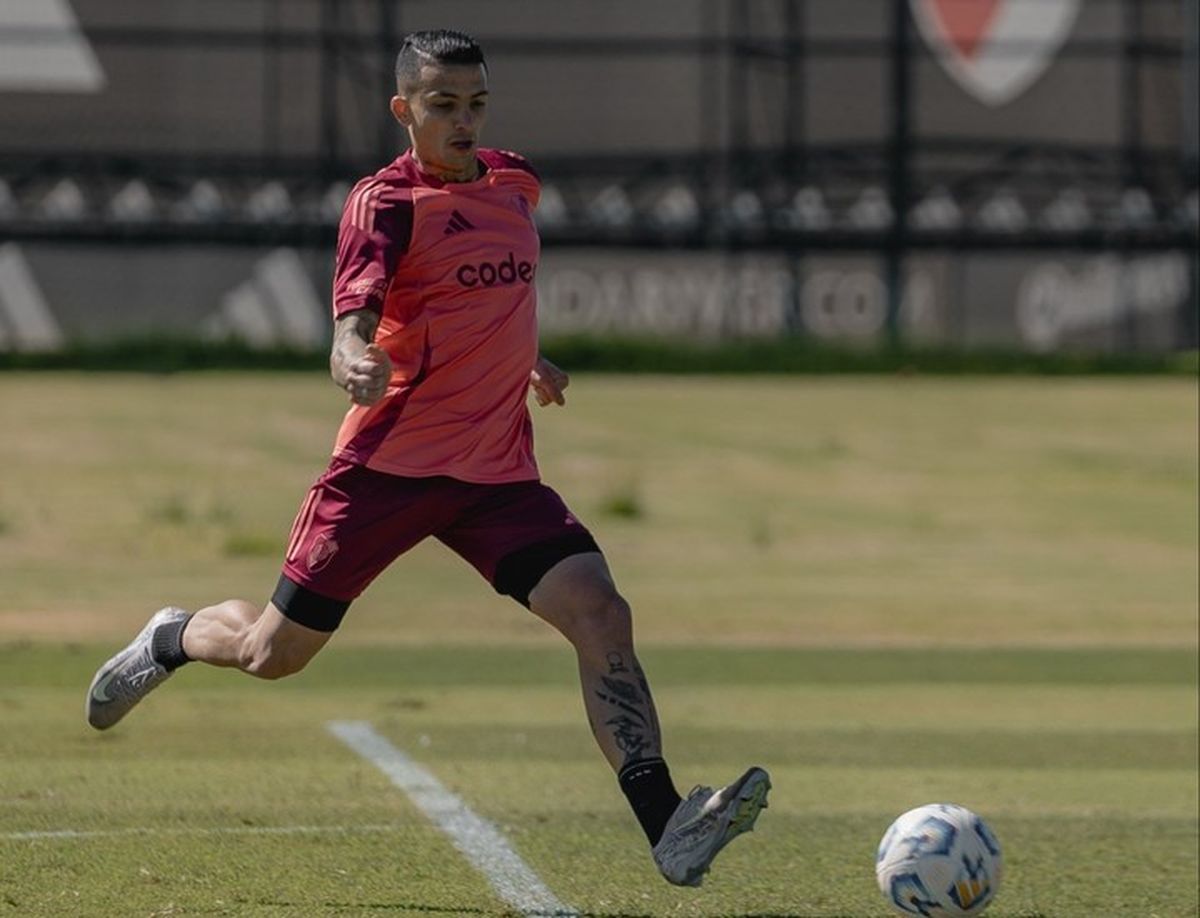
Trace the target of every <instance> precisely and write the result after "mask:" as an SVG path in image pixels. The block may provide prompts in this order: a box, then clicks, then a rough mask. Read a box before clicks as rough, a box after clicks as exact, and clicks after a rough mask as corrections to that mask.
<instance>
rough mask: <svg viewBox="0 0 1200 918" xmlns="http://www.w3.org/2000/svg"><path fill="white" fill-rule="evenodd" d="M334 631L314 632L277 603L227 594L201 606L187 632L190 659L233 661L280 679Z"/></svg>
mask: <svg viewBox="0 0 1200 918" xmlns="http://www.w3.org/2000/svg"><path fill="white" fill-rule="evenodd" d="M331 637H333V632H332V631H316V630H314V629H312V628H308V627H305V626H304V625H300V624H297V623H296V622H294V621H292V620H290V619H289V618H287V617H286V616H284V614H283V613H282V612H280V611H279V610H278V609H277V608H275V605H274V603H267V606H266V608H265V609H259V607H258V606H255V605H253V604H252V603H248V602H245V601H244V600H241V599H229V600H226V601H225V602H222V603H218V604H217V605H215V606H209V607H208V608H205V609H201V610H200V611H199V612H197V613H196V614H195V615H193V616H192V619H191V621H189V622H188V625H187V628H186V629H185V630H184V632H183V652H184V653H185V654H186V655H187V657H188V659H189V660H197V661H199V662H201V663H210V664H212V665H213V666H234V667H237V668H238V669H240V670H241V671H242V672H244V673H248V674H249V675H251V676H257V677H259V678H260V679H280V678H282V677H283V676H290V675H292V674H293V673H298V672H299V671H300V670H302V669H303V668H304V667H305V666H306V665H307V664H308V661H309V660H311V659H312V658H313V657H314V656H316V654H317V651H319V650H320V649H321V648H322V647H324V646H325V644H326V643H327V642H328V641H329V639H330V638H331Z"/></svg>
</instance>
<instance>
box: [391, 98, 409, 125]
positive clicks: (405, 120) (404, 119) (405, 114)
mask: <svg viewBox="0 0 1200 918" xmlns="http://www.w3.org/2000/svg"><path fill="white" fill-rule="evenodd" d="M391 109H392V116H393V117H394V118H395V119H396V120H397V121H399V122H400V123H401V124H403V125H404V126H405V127H408V126H409V125H410V124H411V123H412V112H411V109H410V108H409V105H408V99H406V98H404V96H392V104H391Z"/></svg>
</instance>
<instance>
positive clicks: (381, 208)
mask: <svg viewBox="0 0 1200 918" xmlns="http://www.w3.org/2000/svg"><path fill="white" fill-rule="evenodd" d="M411 236H412V195H411V192H408V191H406V190H405V189H403V188H401V187H398V186H397V185H395V184H392V183H389V182H385V181H383V180H381V179H380V178H379V177H378V176H373V177H371V178H367V179H364V180H363V181H361V182H359V183H358V184H357V185H356V186H355V187H354V189H353V190H352V191H351V192H350V194H349V196H348V197H347V198H346V204H345V206H344V208H343V209H342V220H341V225H340V226H339V227H338V246H337V264H336V267H335V270H334V278H333V316H334V330H333V349H332V350H331V352H330V355H329V370H330V374H331V375H332V376H333V381H334V382H335V383H337V385H338V386H339V387H340V388H342V389H344V390H346V392H347V393H348V394H349V396H350V400H351V401H352V402H354V403H355V404H358V405H373V404H374V403H375V402H377V401H379V400H380V399H381V398H383V397H384V395H386V394H387V386H388V381H389V379H390V378H391V375H392V361H391V359H390V358H389V357H388V355H387V353H386V352H385V351H384V350H383V348H381V347H379V346H378V345H376V344H375V343H374V341H375V332H376V330H377V329H378V328H379V321H380V317H381V316H382V314H383V302H384V298H385V297H386V295H387V290H388V286H389V285H390V283H391V279H392V276H393V274H394V273H395V271H396V268H397V263H398V261H399V259H400V257H401V256H402V255H403V254H404V252H405V251H406V250H407V248H408V243H409V239H410V238H411Z"/></svg>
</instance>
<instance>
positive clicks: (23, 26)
mask: <svg viewBox="0 0 1200 918" xmlns="http://www.w3.org/2000/svg"><path fill="white" fill-rule="evenodd" d="M106 84H107V80H106V78H105V75H104V70H103V69H102V68H101V67H100V62H99V61H98V60H97V59H96V52H95V51H93V50H92V45H91V43H90V42H89V41H88V40H87V36H85V35H84V34H83V29H82V28H80V26H79V20H78V19H77V18H76V16H75V11H74V10H73V9H72V8H71V4H70V3H69V2H68V0H4V2H3V3H0V90H6V91H7V90H16V91H19V92H100V91H101V90H103V89H104V87H105V85H106Z"/></svg>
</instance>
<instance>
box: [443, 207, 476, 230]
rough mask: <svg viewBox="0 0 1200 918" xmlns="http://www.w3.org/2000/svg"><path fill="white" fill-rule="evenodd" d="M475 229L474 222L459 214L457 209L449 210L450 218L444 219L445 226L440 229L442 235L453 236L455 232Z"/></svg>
mask: <svg viewBox="0 0 1200 918" xmlns="http://www.w3.org/2000/svg"><path fill="white" fill-rule="evenodd" d="M473 229H475V224H474V223H472V222H471V221H470V220H468V219H467V218H466V217H464V216H463V215H462V214H460V213H459V212H458V211H457V210H452V211H450V219H449V220H447V221H446V228H445V229H444V230H442V235H443V236H453V235H454V234H455V233H462V232H465V231H466V230H473Z"/></svg>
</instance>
